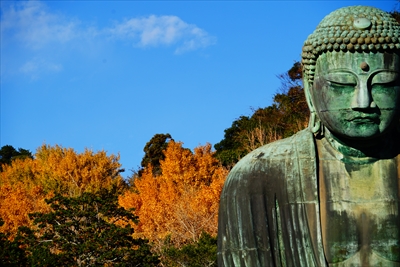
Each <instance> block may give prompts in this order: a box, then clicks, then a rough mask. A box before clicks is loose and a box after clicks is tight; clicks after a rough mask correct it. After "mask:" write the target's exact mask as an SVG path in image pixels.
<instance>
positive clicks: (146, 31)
mask: <svg viewBox="0 0 400 267" xmlns="http://www.w3.org/2000/svg"><path fill="white" fill-rule="evenodd" d="M106 32H108V33H109V34H110V35H111V36H113V37H116V38H121V39H128V40H132V41H133V43H134V45H136V46H141V47H146V46H159V45H176V46H177V48H176V50H175V52H176V53H183V52H186V51H190V50H195V49H199V48H203V47H206V46H209V45H212V44H214V43H215V41H216V38H215V37H212V36H210V35H209V34H208V33H207V32H206V31H204V30H202V29H200V28H198V27H197V26H196V25H193V24H188V23H186V22H184V21H183V20H181V19H180V18H179V17H177V16H155V15H151V16H148V17H142V18H132V19H129V20H125V21H124V22H122V23H119V24H116V25H115V26H114V27H113V28H110V29H108V30H106Z"/></svg>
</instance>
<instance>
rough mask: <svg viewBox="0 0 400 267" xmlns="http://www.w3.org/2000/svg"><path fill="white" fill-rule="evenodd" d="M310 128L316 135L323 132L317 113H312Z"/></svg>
mask: <svg viewBox="0 0 400 267" xmlns="http://www.w3.org/2000/svg"><path fill="white" fill-rule="evenodd" d="M308 127H309V128H310V130H311V132H312V133H315V134H316V133H319V132H320V131H321V121H320V120H319V118H318V116H317V114H316V113H315V112H311V114H310V122H309V124H308Z"/></svg>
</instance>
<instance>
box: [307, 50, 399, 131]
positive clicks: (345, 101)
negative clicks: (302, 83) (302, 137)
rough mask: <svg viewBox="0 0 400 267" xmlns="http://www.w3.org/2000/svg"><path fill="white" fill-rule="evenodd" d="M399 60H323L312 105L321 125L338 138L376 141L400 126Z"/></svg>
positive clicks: (342, 56) (331, 56) (379, 56)
mask: <svg viewBox="0 0 400 267" xmlns="http://www.w3.org/2000/svg"><path fill="white" fill-rule="evenodd" d="M399 63H400V61H399V56H398V55H396V54H387V53H344V52H328V53H325V54H322V55H321V56H319V58H318V60H317V64H316V70H315V78H314V83H313V86H312V87H311V88H310V93H311V95H312V102H313V105H314V108H315V110H316V112H317V114H318V116H319V118H320V120H321V122H322V123H323V124H324V125H325V126H326V127H327V128H328V129H329V130H330V131H331V132H332V133H333V134H334V135H335V136H337V137H344V138H348V139H372V138H375V137H379V136H381V135H382V134H384V133H385V132H386V131H387V130H388V129H390V127H392V126H393V125H394V123H397V120H398V116H399V113H400V112H399V111H400V110H399V107H400V76H399V75H400V73H399Z"/></svg>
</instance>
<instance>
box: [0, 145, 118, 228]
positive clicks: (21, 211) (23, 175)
mask: <svg viewBox="0 0 400 267" xmlns="http://www.w3.org/2000/svg"><path fill="white" fill-rule="evenodd" d="M120 167H121V164H120V163H119V156H114V155H110V156H108V155H107V154H106V152H105V151H99V152H96V153H94V152H93V151H91V150H88V149H86V150H85V151H84V152H82V153H77V152H75V151H74V150H73V149H70V148H63V147H61V146H57V145H56V146H48V145H43V146H41V147H40V148H38V149H37V152H36V154H35V157H34V158H33V159H32V158H24V159H20V158H17V159H14V160H13V161H12V162H11V164H10V165H3V171H2V172H0V217H2V218H3V219H4V222H5V223H4V225H3V226H2V227H0V230H1V231H2V232H8V233H10V234H11V235H12V236H14V235H15V234H16V231H17V229H18V227H19V226H22V225H25V226H30V224H31V223H32V221H31V220H30V218H29V216H28V214H29V213H33V212H47V211H48V210H49V207H48V205H47V204H46V203H45V202H44V199H46V198H50V197H52V196H53V195H54V193H61V194H63V195H68V196H71V197H73V196H79V195H81V194H82V193H84V192H92V193H95V192H97V191H99V190H101V189H102V188H108V189H109V188H111V187H113V186H117V187H118V188H120V189H121V190H122V189H124V187H125V183H124V181H123V178H122V177H121V175H120V172H121V171H122V170H121V169H120Z"/></svg>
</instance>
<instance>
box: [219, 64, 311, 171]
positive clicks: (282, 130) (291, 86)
mask: <svg viewBox="0 0 400 267" xmlns="http://www.w3.org/2000/svg"><path fill="white" fill-rule="evenodd" d="M301 74H302V66H301V64H300V63H299V62H295V63H294V64H293V66H292V67H291V68H290V69H289V71H287V72H286V73H283V74H281V75H278V78H279V79H280V80H281V88H280V92H279V93H277V94H275V96H274V99H273V104H272V105H271V106H268V107H265V108H258V109H255V110H253V114H252V115H251V116H250V117H247V116H241V117H240V118H239V119H237V120H235V121H234V122H233V123H232V126H231V127H230V128H227V129H226V130H225V135H224V139H223V140H221V142H219V143H217V144H215V146H214V147H215V149H216V151H217V152H216V157H217V158H218V159H219V160H220V161H221V163H222V164H223V165H224V166H226V167H228V168H230V167H232V166H233V165H234V164H235V163H236V162H238V161H239V159H240V158H241V157H243V156H245V155H246V154H247V153H249V152H250V151H252V150H254V149H255V148H257V147H260V146H262V145H265V144H267V143H270V142H273V141H276V140H278V139H281V138H285V137H288V136H291V135H293V134H294V133H296V132H298V131H299V130H301V129H303V128H305V127H306V126H307V123H308V117H309V111H308V106H307V102H306V99H305V96H304V92H303V88H302V86H301Z"/></svg>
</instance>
